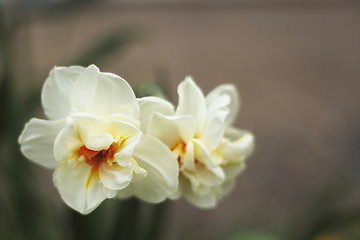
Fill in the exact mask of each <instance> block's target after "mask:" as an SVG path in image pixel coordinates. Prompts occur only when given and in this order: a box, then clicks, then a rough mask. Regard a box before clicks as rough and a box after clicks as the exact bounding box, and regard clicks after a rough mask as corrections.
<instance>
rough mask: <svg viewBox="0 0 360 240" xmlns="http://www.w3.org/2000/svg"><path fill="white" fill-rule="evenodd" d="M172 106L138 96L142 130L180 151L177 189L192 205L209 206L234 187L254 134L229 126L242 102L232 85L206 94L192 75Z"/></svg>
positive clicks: (177, 195) (181, 86) (175, 151)
mask: <svg viewBox="0 0 360 240" xmlns="http://www.w3.org/2000/svg"><path fill="white" fill-rule="evenodd" d="M178 94H179V104H178V106H177V108H176V110H174V107H173V106H172V105H171V104H170V103H169V102H167V101H165V100H161V99H159V98H155V97H146V98H142V99H139V103H140V108H141V118H140V119H141V123H142V126H141V129H142V131H144V132H145V133H146V134H148V135H151V136H154V137H156V138H158V139H160V140H161V141H162V142H163V143H164V144H166V145H167V147H168V148H169V149H170V150H171V151H172V152H173V153H175V154H176V155H177V162H178V165H179V171H180V174H179V180H180V181H179V184H180V187H179V190H178V192H177V193H176V194H174V195H172V197H173V198H177V197H179V196H180V195H183V196H184V197H185V198H186V199H187V200H188V201H189V202H191V203H192V204H194V205H196V206H199V207H203V208H209V207H214V206H215V205H216V204H217V202H218V201H219V200H220V199H221V198H222V197H223V196H224V195H225V194H226V193H228V192H229V190H230V189H231V187H232V185H233V183H234V179H235V176H237V175H238V174H239V173H240V172H241V171H242V170H243V169H244V166H245V159H246V158H247V157H248V156H249V155H250V153H251V152H252V150H253V147H254V137H253V135H252V134H251V133H250V132H248V131H246V130H240V129H235V128H232V127H231V124H232V123H233V121H234V118H235V116H236V113H237V110H238V108H239V100H238V95H237V91H236V89H235V87H234V86H232V85H220V86H219V87H217V88H215V89H214V90H213V91H211V92H210V93H209V94H208V95H207V96H206V97H204V95H203V92H202V91H201V89H200V88H199V87H198V86H197V85H196V84H195V82H194V81H193V80H192V79H191V78H190V77H188V78H186V79H185V80H184V81H183V82H182V83H181V84H180V85H179V87H178Z"/></svg>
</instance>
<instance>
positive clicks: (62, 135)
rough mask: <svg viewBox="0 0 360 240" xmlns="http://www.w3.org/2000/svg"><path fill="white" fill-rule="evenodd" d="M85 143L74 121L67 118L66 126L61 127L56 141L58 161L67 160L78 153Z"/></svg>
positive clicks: (55, 150) (55, 152)
mask: <svg viewBox="0 0 360 240" xmlns="http://www.w3.org/2000/svg"><path fill="white" fill-rule="evenodd" d="M82 145H84V144H83V143H82V141H81V139H80V137H79V135H78V133H77V130H76V126H75V124H74V121H73V120H72V119H71V118H67V121H66V126H65V127H64V128H63V129H61V131H60V132H59V134H58V135H57V137H56V139H55V143H54V156H55V159H56V161H58V162H60V161H65V160H68V159H69V158H72V157H74V156H75V155H76V152H75V151H77V150H78V149H79V148H80V147H81V146H82Z"/></svg>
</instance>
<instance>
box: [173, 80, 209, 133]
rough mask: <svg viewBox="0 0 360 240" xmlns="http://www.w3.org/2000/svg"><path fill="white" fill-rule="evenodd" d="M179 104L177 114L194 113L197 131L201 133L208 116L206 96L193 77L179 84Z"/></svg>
mask: <svg viewBox="0 0 360 240" xmlns="http://www.w3.org/2000/svg"><path fill="white" fill-rule="evenodd" d="M178 94H179V104H178V107H177V109H176V115H192V116H193V117H194V118H195V120H196V124H197V125H196V133H197V134H200V132H201V131H202V129H203V127H204V123H205V118H206V103H205V97H204V94H203V92H202V91H201V89H200V88H199V87H198V86H197V85H196V84H195V82H194V81H193V80H192V78H191V77H187V78H186V79H185V80H184V81H183V82H181V83H180V84H179V86H178Z"/></svg>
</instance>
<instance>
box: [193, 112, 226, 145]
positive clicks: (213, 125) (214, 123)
mask: <svg viewBox="0 0 360 240" xmlns="http://www.w3.org/2000/svg"><path fill="white" fill-rule="evenodd" d="M222 110H223V112H226V113H228V110H227V109H222ZM224 128H225V124H224V117H223V116H222V113H220V112H219V111H216V112H213V113H212V114H208V118H207V119H206V121H205V127H204V130H203V132H202V133H201V135H200V136H199V138H200V139H201V141H202V142H203V143H204V144H205V145H206V146H207V147H208V149H209V150H210V151H213V150H214V149H215V148H217V147H218V146H219V144H220V143H221V140H222V139H223V136H224Z"/></svg>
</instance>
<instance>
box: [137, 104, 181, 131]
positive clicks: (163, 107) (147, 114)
mask: <svg viewBox="0 0 360 240" xmlns="http://www.w3.org/2000/svg"><path fill="white" fill-rule="evenodd" d="M138 103H139V105H140V122H141V131H143V132H144V133H146V132H147V128H148V123H149V120H150V118H151V115H152V114H153V113H154V112H158V113H161V114H163V115H170V116H171V115H174V113H175V112H174V106H173V105H172V104H171V103H170V102H168V101H166V100H164V99H161V98H158V97H143V98H139V99H138Z"/></svg>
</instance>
